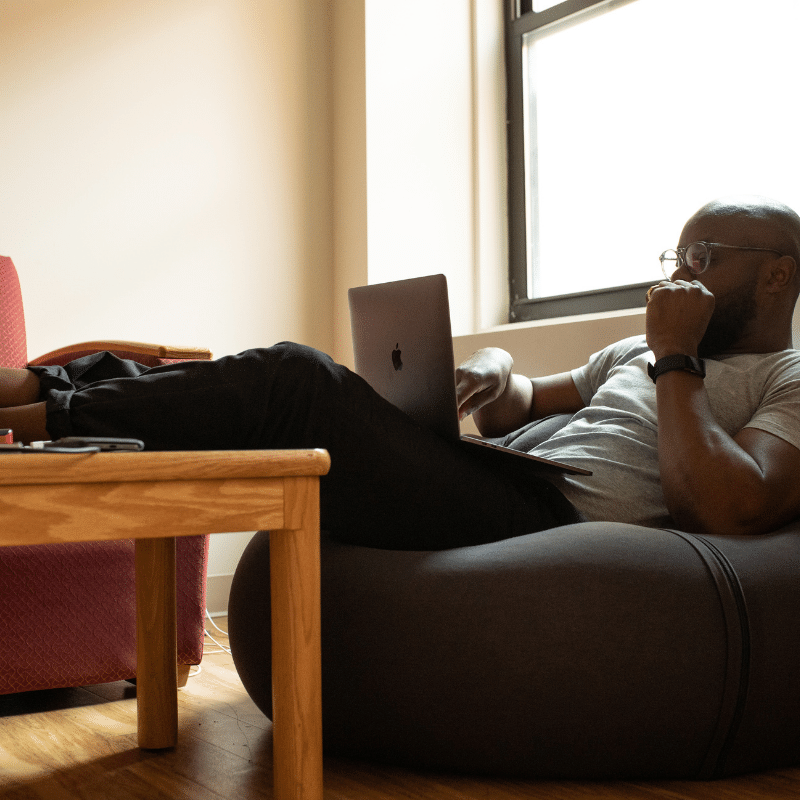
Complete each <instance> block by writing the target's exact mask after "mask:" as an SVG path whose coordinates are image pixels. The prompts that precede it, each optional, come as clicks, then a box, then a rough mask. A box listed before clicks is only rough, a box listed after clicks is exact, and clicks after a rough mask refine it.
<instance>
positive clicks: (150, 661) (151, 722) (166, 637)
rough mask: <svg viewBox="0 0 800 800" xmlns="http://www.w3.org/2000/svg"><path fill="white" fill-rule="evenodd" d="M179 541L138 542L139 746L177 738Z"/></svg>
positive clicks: (156, 746)
mask: <svg viewBox="0 0 800 800" xmlns="http://www.w3.org/2000/svg"><path fill="white" fill-rule="evenodd" d="M177 642H178V636H177V611H176V589H175V539H174V538H164V539H160V538H159V539H137V540H136V662H137V663H136V704H137V711H138V724H139V747H142V748H146V749H153V750H157V749H161V748H164V747H174V746H175V745H176V744H177V741H178V684H177V665H178V644H177Z"/></svg>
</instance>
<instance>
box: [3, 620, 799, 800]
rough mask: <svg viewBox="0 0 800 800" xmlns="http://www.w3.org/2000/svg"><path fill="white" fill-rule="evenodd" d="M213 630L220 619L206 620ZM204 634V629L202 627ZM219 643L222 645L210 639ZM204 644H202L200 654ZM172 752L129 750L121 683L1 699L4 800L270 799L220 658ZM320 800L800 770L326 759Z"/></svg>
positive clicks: (252, 711) (258, 746)
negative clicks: (426, 765) (645, 771)
mask: <svg viewBox="0 0 800 800" xmlns="http://www.w3.org/2000/svg"><path fill="white" fill-rule="evenodd" d="M216 622H217V623H218V624H220V626H221V627H223V628H224V627H225V624H224V619H223V620H222V622H220V620H216ZM212 632H213V629H212ZM219 639H220V642H221V643H223V644H225V643H226V640H225V638H224V637H219ZM213 647H214V645H210V647H209V649H211V648H213ZM179 702H180V709H179V714H180V741H179V745H178V747H177V748H176V749H175V750H174V751H166V752H161V753H152V752H150V753H147V752H140V751H139V750H138V749H137V747H136V698H135V689H134V687H133V686H131V685H130V684H127V683H113V684H105V685H102V686H91V687H86V688H83V689H59V690H52V691H46V692H30V693H27V694H21V695H9V696H5V697H0V797H2V798H4V800H5V799H6V798H8V799H9V800H11V799H12V798H13V800H23V798H24V800H29V798H41V799H42V800H67V798H69V800H72V798H85V799H86V800H89V799H90V798H91V800H129V799H130V800H133V798H136V799H137V800H160V799H161V798H181V799H183V798H185V800H218V799H219V798H225V799H226V800H233V799H234V798H235V800H255V799H256V798H271V797H272V767H271V763H272V731H271V725H270V722H269V720H268V719H266V718H265V717H264V716H263V715H262V714H261V712H260V711H259V710H258V709H257V708H256V707H255V705H254V704H253V703H252V702H251V700H250V699H249V697H248V696H247V694H246V693H245V692H244V689H243V688H242V685H241V683H240V681H239V679H238V677H237V675H236V671H235V669H234V667H233V661H232V659H231V657H230V656H229V655H228V654H226V653H220V652H217V653H214V654H208V655H206V657H205V658H204V660H203V665H202V671H201V672H200V674H199V675H197V676H196V677H192V678H190V679H189V683H188V685H187V686H186V688H184V689H182V690H181V692H180V701H179ZM325 797H326V798H329V799H330V800H397V799H398V798H402V799H403V800H415V799H416V798H419V799H420V800H423V798H424V800H432V799H435V800H440V799H441V800H519V799H520V798H544V800H587V799H588V798H601V799H604V798H629V799H630V800H684V799H685V800H705V799H708V798H719V799H720V800H766V798H770V800H773V799H775V798H777V799H779V800H780V799H782V798H800V769H792V770H781V771H776V772H771V773H768V774H764V775H756V776H748V777H744V778H738V779H735V780H726V781H717V782H713V783H689V782H682V781H681V782H678V781H670V782H659V783H632V782H612V783H578V782H537V781H524V782H523V781H499V780H478V779H474V778H463V777H458V776H444V775H432V774H424V773H423V774H420V773H411V772H408V771H406V770H401V769H392V768H386V767H377V766H372V765H369V764H362V763H355V762H348V761H338V760H334V759H326V762H325Z"/></svg>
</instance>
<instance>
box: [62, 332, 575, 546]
mask: <svg viewBox="0 0 800 800" xmlns="http://www.w3.org/2000/svg"><path fill="white" fill-rule="evenodd" d="M51 424H52V425H54V426H55V427H57V428H60V429H59V430H51V434H52V435H53V436H64V435H81V434H83V435H89V434H93V435H96V436H130V437H135V438H140V439H143V440H144V442H145V444H146V446H147V448H148V449H153V450H180V449H232V450H235V449H271V448H277V449H281V448H286V449H290V448H308V447H321V448H325V449H327V450H328V451H329V453H330V455H331V464H332V465H331V471H330V473H329V475H327V476H325V477H323V478H322V480H321V503H322V525H323V527H324V528H326V529H328V530H330V531H331V532H332V533H334V535H336V536H337V537H338V538H340V539H342V540H345V541H348V542H352V543H358V544H364V545H370V546H375V547H385V548H393V549H439V548H446V547H454V546H459V545H466V544H476V543H481V542H487V541H494V540H498V539H503V538H508V537H510V536H515V535H521V534H524V533H530V532H533V531H535V530H540V529H544V528H550V527H553V526H554V525H558V524H563V523H564V522H569V521H575V519H576V517H575V515H574V510H573V509H572V507H571V506H570V505H569V503H567V501H566V500H565V499H564V498H563V496H562V495H561V494H560V493H558V492H557V491H556V490H555V489H554V488H553V487H551V486H550V485H549V484H548V483H546V482H545V481H536V480H535V479H530V478H529V479H526V480H522V479H521V478H516V479H515V478H513V477H511V478H510V477H509V476H508V475H506V476H501V475H498V474H497V472H496V471H494V470H492V469H490V468H489V467H487V466H485V465H483V464H482V463H480V462H478V461H475V460H474V459H473V458H472V457H471V456H470V455H469V454H468V453H466V452H465V451H464V450H463V449H462V448H461V447H460V446H458V444H457V443H450V442H446V441H444V440H443V439H441V438H440V437H438V436H437V435H436V434H433V433H431V432H430V431H428V430H426V429H424V428H420V427H419V426H417V425H416V424H415V423H413V422H412V421H411V420H410V419H409V418H408V417H407V416H406V415H405V414H403V413H402V412H400V411H399V410H398V409H396V408H395V407H394V406H392V405H391V404H389V403H387V402H386V401H384V400H383V399H382V398H381V397H379V396H378V395H377V394H376V393H375V392H374V391H373V390H372V389H371V387H369V386H368V385H367V384H366V383H365V382H364V381H363V380H362V379H361V378H359V377H358V376H357V375H355V374H353V373H352V372H350V371H349V370H347V369H346V368H344V367H342V366H340V365H338V364H336V363H334V362H333V361H332V360H331V359H330V358H329V357H328V356H326V355H324V354H322V353H320V352H318V351H316V350H312V349H310V348H306V347H302V346H299V345H293V344H282V345H277V346H275V347H273V348H269V349H265V350H251V351H247V352H245V353H241V354H239V355H238V356H230V357H226V358H221V359H218V360H217V361H211V362H202V361H197V362H190V363H185V364H175V365H168V366H164V367H157V368H155V369H152V370H149V371H147V372H146V373H144V374H143V375H141V376H139V377H136V378H120V379H115V380H109V381H103V382H101V383H97V384H93V385H91V386H89V387H87V388H85V389H82V390H80V391H77V392H76V393H75V394H74V395H73V396H72V399H71V402H70V411H69V414H68V422H67V420H66V417H65V416H64V415H61V416H60V418H58V419H54V420H51V419H50V418H48V426H49V427H50V426H51ZM67 425H68V427H67Z"/></svg>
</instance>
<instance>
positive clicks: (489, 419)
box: [456, 347, 584, 436]
mask: <svg viewBox="0 0 800 800" xmlns="http://www.w3.org/2000/svg"><path fill="white" fill-rule="evenodd" d="M513 366H514V361H513V359H512V358H511V356H510V355H509V354H508V353H507V352H506V351H505V350H501V349H500V348H497V347H489V348H485V349H483V350H478V351H477V352H476V353H474V354H473V355H472V356H470V357H469V358H468V359H467V360H466V361H465V362H464V363H463V364H461V366H460V367H458V369H457V370H456V393H457V396H458V414H459V419H464V418H465V417H467V416H469V415H470V414H473V415H474V419H475V424H476V425H477V427H478V430H479V431H480V432H481V434H482V435H483V436H504V435H506V434H507V433H511V432H512V431H515V430H518V429H519V428H521V427H522V426H523V425H526V424H527V423H528V422H530V421H531V420H534V419H541V418H542V417H548V416H550V415H551V414H562V413H563V414H566V413H570V414H574V413H575V412H576V411H579V410H580V409H581V408H583V406H584V402H583V399H582V398H581V396H580V393H579V392H578V390H577V388H576V386H575V383H574V381H573V380H572V375H571V374H570V373H569V372H564V373H561V374H559V375H551V376H548V377H545V378H534V379H533V380H531V379H529V378H526V377H524V376H523V375H517V374H515V373H514V372H513Z"/></svg>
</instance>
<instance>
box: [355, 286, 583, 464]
mask: <svg viewBox="0 0 800 800" xmlns="http://www.w3.org/2000/svg"><path fill="white" fill-rule="evenodd" d="M348 298H349V301H350V322H351V326H352V333H353V352H354V356H355V367H356V372H357V373H358V374H359V375H360V376H361V377H362V378H364V379H365V380H366V381H367V383H369V384H370V385H371V386H372V388H373V389H375V391H376V392H378V394H380V395H381V396H382V397H383V398H385V399H386V400H388V401H389V402H390V403H392V404H393V405H395V406H397V407H398V408H399V409H400V410H401V411H404V412H405V413H406V414H408V415H409V416H410V417H411V418H412V419H413V420H414V421H415V422H417V423H418V424H419V425H422V426H424V427H426V428H430V429H431V430H433V431H435V432H436V433H438V434H439V435H440V436H442V437H444V438H446V439H450V440H452V441H458V440H460V441H461V442H462V443H463V446H465V447H473V448H480V451H481V452H482V453H483V456H482V457H483V458H485V459H487V460H489V459H494V460H497V459H501V460H502V461H503V462H506V463H507V461H508V459H509V458H513V459H515V460H516V461H517V462H518V461H519V459H523V460H524V461H525V462H527V464H528V467H529V468H534V470H535V471H538V472H544V473H547V472H550V473H552V472H554V471H555V472H568V473H572V474H579V475H591V474H592V473H591V472H590V471H589V470H585V469H582V468H580V467H575V466H571V465H569V464H564V463H561V462H559V461H552V460H550V459H546V458H541V457H539V456H534V455H531V454H530V453H525V452H522V451H519V450H512V449H511V448H509V447H503V446H501V445H498V444H496V443H495V442H493V441H489V440H483V439H480V437H474V436H470V435H466V434H464V435H462V434H461V430H460V427H459V422H458V404H457V401H456V382H455V364H454V358H453V337H452V334H451V330H450V303H449V299H448V294H447V279H446V277H445V276H444V275H430V276H427V277H424V278H411V279H409V280H402V281H393V282H391V283H380V284H373V285H371V286H359V287H357V288H354V289H350V290H349V292H348ZM490 453H492V454H494V455H489V454H490Z"/></svg>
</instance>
